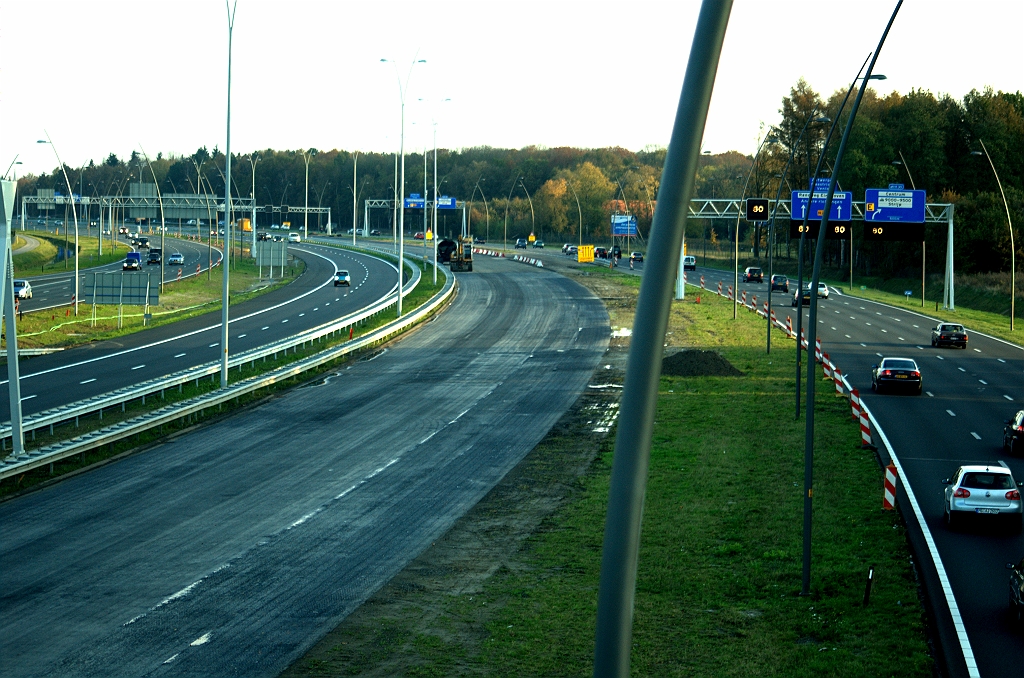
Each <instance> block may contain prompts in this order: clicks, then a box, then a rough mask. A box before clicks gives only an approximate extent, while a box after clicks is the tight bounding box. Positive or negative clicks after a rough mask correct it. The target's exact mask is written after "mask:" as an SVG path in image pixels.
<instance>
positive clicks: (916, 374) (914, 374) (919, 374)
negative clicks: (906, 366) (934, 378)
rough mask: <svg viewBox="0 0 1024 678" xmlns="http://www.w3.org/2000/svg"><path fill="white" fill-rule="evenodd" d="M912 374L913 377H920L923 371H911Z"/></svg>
mask: <svg viewBox="0 0 1024 678" xmlns="http://www.w3.org/2000/svg"><path fill="white" fill-rule="evenodd" d="M910 376H912V377H920V376H921V373H920V372H911V373H910Z"/></svg>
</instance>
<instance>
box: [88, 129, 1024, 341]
mask: <svg viewBox="0 0 1024 678" xmlns="http://www.w3.org/2000/svg"><path fill="white" fill-rule="evenodd" d="M978 142H979V143H980V144H981V149H982V151H984V156H985V157H986V158H987V159H988V166H989V167H991V168H992V174H994V175H995V177H996V184H998V185H999V194H1000V195H1001V196H1002V197H1003V208H1004V209H1005V210H1006V225H1007V226H1008V227H1009V229H1010V331H1011V332H1013V315H1014V310H1015V308H1014V306H1015V305H1014V297H1015V296H1016V293H1017V287H1016V285H1017V263H1016V252H1015V251H1014V245H1013V221H1012V220H1011V219H1010V205H1009V203H1007V202H1006V193H1005V192H1004V191H1003V182H1002V181H1000V180H999V172H997V171H996V166H995V163H993V162H992V156H990V155H989V154H988V149H987V148H985V142H984V141H982V140H981V139H978ZM971 155H982V152H981V151H971ZM76 262H77V259H76Z"/></svg>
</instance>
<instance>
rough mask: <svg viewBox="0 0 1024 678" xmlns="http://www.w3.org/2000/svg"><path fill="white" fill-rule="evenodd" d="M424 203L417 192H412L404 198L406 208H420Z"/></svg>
mask: <svg viewBox="0 0 1024 678" xmlns="http://www.w3.org/2000/svg"><path fill="white" fill-rule="evenodd" d="M424 204H425V202H424V200H423V196H422V195H420V194H419V193H413V194H412V195H410V196H409V197H408V198H406V199H405V209H407V210H421V209H423V206H424Z"/></svg>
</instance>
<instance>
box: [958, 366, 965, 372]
mask: <svg viewBox="0 0 1024 678" xmlns="http://www.w3.org/2000/svg"><path fill="white" fill-rule="evenodd" d="M957 369H958V370H960V371H961V372H966V371H967V370H965V369H964V368H962V367H958V368H957Z"/></svg>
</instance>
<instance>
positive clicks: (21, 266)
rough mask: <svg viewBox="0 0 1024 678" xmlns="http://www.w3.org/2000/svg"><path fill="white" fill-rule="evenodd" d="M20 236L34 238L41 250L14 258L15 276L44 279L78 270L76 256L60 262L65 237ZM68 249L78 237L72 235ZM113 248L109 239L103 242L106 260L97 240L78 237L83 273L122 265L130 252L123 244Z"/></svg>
mask: <svg viewBox="0 0 1024 678" xmlns="http://www.w3.org/2000/svg"><path fill="white" fill-rule="evenodd" d="M19 235H25V236H30V237H32V238H35V239H36V240H38V241H39V246H38V247H35V248H33V249H31V250H29V251H28V252H23V253H21V254H17V255H15V256H14V274H15V275H26V276H27V275H41V274H43V273H55V272H58V271H64V270H68V271H73V270H75V259H74V255H71V256H70V257H69V258H68V259H66V260H65V259H61V260H60V261H57V259H56V258H57V254H58V247H64V234H63V233H60V234H56V233H50V232H48V231H26V232H24V233H21V232H20V231H19ZM68 245H69V247H70V248H72V251H73V249H74V246H75V236H74V233H71V234H70V236H69V238H68ZM114 245H115V247H114V248H111V243H110V239H109V238H104V239H103V256H100V255H99V240H98V239H97V238H96V237H87V236H84V235H81V234H80V235H79V237H78V250H79V256H78V267H79V269H85V268H92V267H93V266H102V265H104V264H109V263H113V262H115V261H121V260H122V259H124V255H125V253H126V252H128V250H129V248H128V246H127V245H125V244H124V243H122V242H115V243H114Z"/></svg>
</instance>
